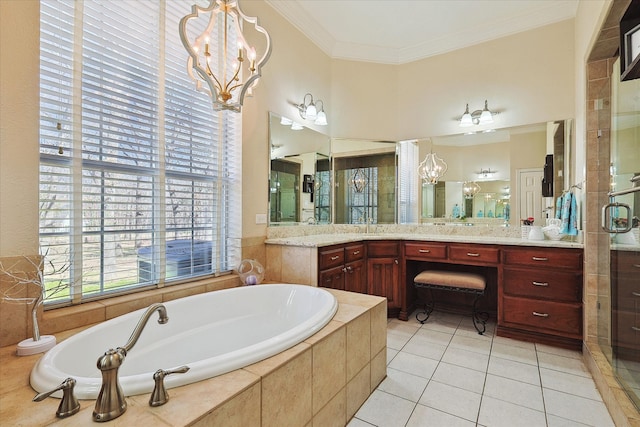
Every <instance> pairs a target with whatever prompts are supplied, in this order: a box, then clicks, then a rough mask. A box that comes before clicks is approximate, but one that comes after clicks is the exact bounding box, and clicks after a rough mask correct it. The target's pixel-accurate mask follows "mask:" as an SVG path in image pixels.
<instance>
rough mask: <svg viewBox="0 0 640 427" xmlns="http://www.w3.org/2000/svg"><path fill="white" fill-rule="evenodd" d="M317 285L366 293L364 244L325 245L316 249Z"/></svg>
mask: <svg viewBox="0 0 640 427" xmlns="http://www.w3.org/2000/svg"><path fill="white" fill-rule="evenodd" d="M318 270H319V273H318V285H319V286H323V287H325V288H332V289H340V290H346V291H353V292H360V293H367V281H366V268H365V245H364V244H363V243H355V244H345V245H334V246H327V247H324V248H322V249H320V250H319V251H318Z"/></svg>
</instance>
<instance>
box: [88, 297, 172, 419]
mask: <svg viewBox="0 0 640 427" xmlns="http://www.w3.org/2000/svg"><path fill="white" fill-rule="evenodd" d="M155 311H157V312H158V315H159V316H158V323H160V324H165V323H167V322H168V321H169V318H168V317H167V309H166V308H165V307H164V305H162V304H159V303H158V304H152V305H150V306H149V307H148V308H147V310H146V311H145V312H144V314H143V315H142V317H141V318H140V320H139V321H138V324H137V325H136V327H135V329H134V330H133V332H132V333H131V336H130V337H129V340H128V341H127V343H126V344H125V345H124V346H122V347H118V348H116V349H109V350H107V351H106V352H105V353H104V354H103V355H102V356H100V358H99V359H98V362H97V366H98V369H100V371H101V372H102V387H101V388H100V393H99V394H98V398H97V399H96V406H95V409H94V410H93V420H94V421H98V422H103V421H109V420H112V419H114V418H117V417H119V416H120V415H122V414H124V411H126V410H127V401H126V400H125V398H124V393H123V392H122V388H121V387H120V382H119V380H118V368H120V366H121V365H122V363H123V362H124V359H125V357H126V356H127V352H129V351H131V349H132V348H133V346H134V345H135V344H136V342H137V341H138V338H140V335H141V334H142V331H143V330H144V328H145V326H146V325H147V322H148V321H149V318H151V315H152V314H153V313H154V312H155Z"/></svg>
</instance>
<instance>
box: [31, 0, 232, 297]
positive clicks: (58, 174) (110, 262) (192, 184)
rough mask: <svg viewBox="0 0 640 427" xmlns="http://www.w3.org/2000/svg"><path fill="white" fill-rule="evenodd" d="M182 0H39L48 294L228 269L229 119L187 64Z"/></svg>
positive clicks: (127, 286) (186, 4)
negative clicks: (59, 287)
mask: <svg viewBox="0 0 640 427" xmlns="http://www.w3.org/2000/svg"><path fill="white" fill-rule="evenodd" d="M192 2H193V0H188V1H187V0H185V1H180V0H175V1H171V2H157V1H150V0H136V1H118V2H113V1H99V0H86V1H84V2H76V1H72V0H55V1H54V0H42V1H41V12H40V13H41V58H40V59H41V60H40V64H41V65H40V67H41V70H40V75H41V80H40V93H41V96H40V99H41V102H40V109H41V123H40V129H41V132H40V153H41V154H40V155H41V161H40V241H41V247H42V252H43V254H45V255H46V258H47V263H51V264H53V265H55V266H56V267H59V266H63V265H68V266H69V267H70V268H69V269H67V270H65V273H64V274H65V275H66V277H48V280H51V281H55V282H59V281H61V280H63V281H66V282H67V283H68V284H69V287H68V288H67V289H66V290H65V291H63V292H59V293H57V294H56V295H51V294H48V295H47V298H46V301H47V302H72V303H74V302H81V301H83V300H86V299H88V298H96V297H104V296H108V295H110V294H112V293H114V292H123V291H129V290H131V289H134V288H140V287H147V286H164V285H165V284H167V283H171V282H175V281H178V280H185V279H188V278H191V277H195V276H201V275H207V274H208V275H211V274H219V273H223V272H226V271H230V270H231V269H232V268H233V266H234V265H235V263H236V262H237V250H236V248H235V246H234V245H233V242H234V239H235V238H236V237H238V235H239V228H240V195H239V193H240V143H239V141H240V139H241V133H240V129H241V118H240V115H239V114H235V113H231V112H228V111H215V112H214V111H213V108H212V106H211V100H210V99H209V98H208V97H207V96H206V95H205V94H203V93H201V92H197V91H196V90H195V87H194V83H193V82H192V81H191V80H190V78H189V77H188V74H187V70H186V62H187V53H186V51H185V49H184V47H183V45H182V43H181V41H180V37H179V35H178V31H177V28H178V22H179V20H180V19H181V18H182V16H184V15H186V14H188V13H190V11H191V5H192Z"/></svg>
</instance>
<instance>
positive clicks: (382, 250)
mask: <svg viewBox="0 0 640 427" xmlns="http://www.w3.org/2000/svg"><path fill="white" fill-rule="evenodd" d="M398 256H400V243H398V242H367V257H369V258H385V257H398Z"/></svg>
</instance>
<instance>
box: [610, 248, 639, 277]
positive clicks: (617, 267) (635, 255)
mask: <svg viewBox="0 0 640 427" xmlns="http://www.w3.org/2000/svg"><path fill="white" fill-rule="evenodd" d="M611 270H612V271H617V272H618V273H620V274H623V275H634V276H636V277H637V275H640V252H635V251H628V252H627V251H611Z"/></svg>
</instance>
